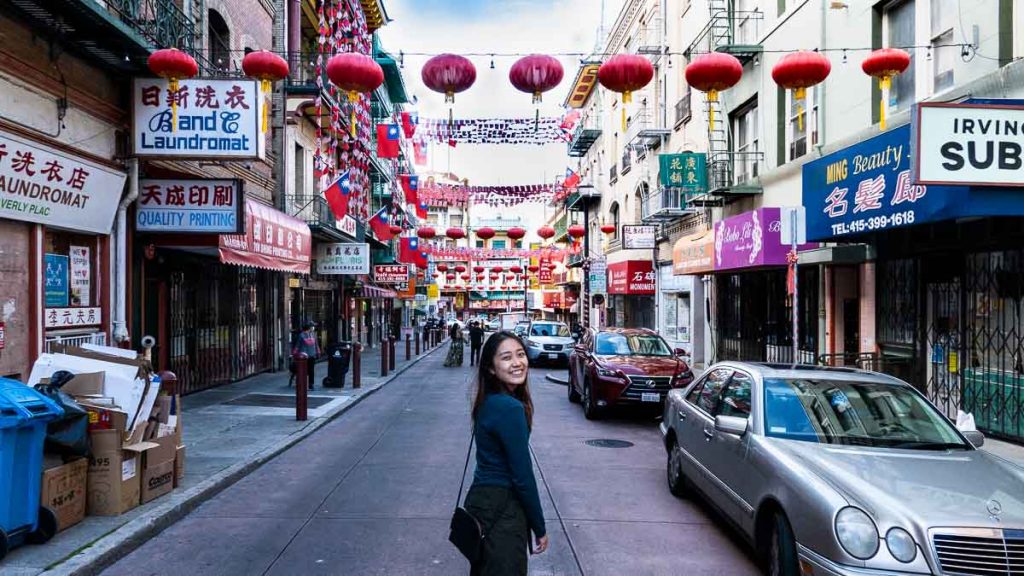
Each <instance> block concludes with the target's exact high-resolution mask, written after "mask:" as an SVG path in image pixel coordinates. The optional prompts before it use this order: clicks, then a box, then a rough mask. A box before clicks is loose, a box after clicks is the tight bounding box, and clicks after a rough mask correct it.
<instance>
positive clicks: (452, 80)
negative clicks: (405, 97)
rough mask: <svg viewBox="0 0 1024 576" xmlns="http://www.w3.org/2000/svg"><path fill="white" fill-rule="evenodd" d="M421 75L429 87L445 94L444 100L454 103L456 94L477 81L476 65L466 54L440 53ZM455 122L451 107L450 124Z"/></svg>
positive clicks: (424, 68)
mask: <svg viewBox="0 0 1024 576" xmlns="http://www.w3.org/2000/svg"><path fill="white" fill-rule="evenodd" d="M420 77H421V78H422V79H423V84H424V85H425V86H426V87H427V88H430V89H431V90H433V91H434V92H440V93H442V94H444V101H445V102H446V103H449V104H454V103H455V94H457V93H458V92H464V91H466V90H468V89H469V87H470V86H472V85H473V83H474V82H476V66H473V63H472V62H470V61H469V59H468V58H466V57H465V56H459V55H458V54H438V55H437V56H434V57H433V58H431V59H430V60H427V63H426V64H424V65H423V70H421V71H420ZM453 123H454V121H453V112H452V108H451V107H449V108H448V126H451V125H452V124H453Z"/></svg>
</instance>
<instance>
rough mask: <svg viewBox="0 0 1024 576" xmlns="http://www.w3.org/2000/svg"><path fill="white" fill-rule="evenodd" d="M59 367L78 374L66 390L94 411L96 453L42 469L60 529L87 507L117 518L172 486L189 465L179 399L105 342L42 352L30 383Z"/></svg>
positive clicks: (145, 366) (132, 357)
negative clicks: (86, 459) (186, 461)
mask: <svg viewBox="0 0 1024 576" xmlns="http://www.w3.org/2000/svg"><path fill="white" fill-rule="evenodd" d="M58 370H66V371H68V372H71V373H73V374H75V378H73V379H72V380H70V381H69V382H67V383H66V384H65V385H64V386H63V387H62V388H61V389H62V390H63V391H64V392H66V393H67V394H69V395H71V396H72V397H74V399H75V401H76V402H78V404H79V405H80V406H82V408H84V409H85V410H86V411H88V413H89V440H90V444H91V451H92V457H91V458H90V459H89V460H88V464H87V465H86V464H85V462H86V461H85V460H84V459H83V460H78V461H73V462H67V463H60V462H54V463H52V466H51V467H48V469H46V470H45V471H44V473H43V504H44V505H46V506H49V507H50V508H51V509H53V510H54V511H55V512H56V513H57V516H58V519H59V522H58V523H59V527H60V529H61V530H63V529H65V528H67V527H69V526H72V525H74V524H75V523H77V522H79V521H80V520H81V519H82V517H83V516H84V514H85V513H88V514H89V515H96V516H117V515H120V514H123V513H125V512H127V511H129V510H131V509H133V508H135V507H136V506H138V505H140V504H145V503H147V502H150V501H152V500H155V499H156V498H159V497H160V496H163V495H164V494H167V493H168V492H170V491H171V490H173V489H174V488H175V487H176V486H177V485H178V483H179V482H180V480H181V478H182V476H183V474H184V470H185V462H184V459H185V448H184V446H183V444H182V439H181V434H182V424H181V398H180V396H179V395H178V394H177V391H176V390H174V389H173V383H163V382H161V381H160V378H159V377H158V376H157V375H156V374H154V373H153V372H152V369H151V367H150V363H149V361H148V360H146V359H145V358H142V357H139V356H137V355H136V354H135V353H134V352H130V351H126V350H121V349H118V348H109V347H104V346H89V347H83V348H75V347H66V348H63V349H59V351H58V352H56V353H49V354H43V355H41V356H40V357H39V359H38V360H37V361H36V363H35V365H33V368H32V374H31V375H30V377H29V382H30V383H31V384H35V383H38V382H39V381H41V380H42V379H44V378H48V377H50V375H52V374H53V373H54V372H56V371H58Z"/></svg>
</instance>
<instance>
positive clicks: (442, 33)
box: [380, 0, 623, 225]
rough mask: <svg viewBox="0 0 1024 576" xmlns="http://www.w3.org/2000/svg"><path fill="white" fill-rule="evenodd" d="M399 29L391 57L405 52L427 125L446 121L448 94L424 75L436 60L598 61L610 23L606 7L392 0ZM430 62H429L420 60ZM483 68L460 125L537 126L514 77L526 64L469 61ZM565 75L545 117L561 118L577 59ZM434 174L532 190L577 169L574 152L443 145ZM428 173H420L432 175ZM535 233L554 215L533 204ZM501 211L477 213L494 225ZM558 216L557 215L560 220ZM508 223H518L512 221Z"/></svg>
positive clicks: (581, 2) (458, 111)
mask: <svg viewBox="0 0 1024 576" xmlns="http://www.w3.org/2000/svg"><path fill="white" fill-rule="evenodd" d="M603 1H604V4H605V22H606V26H611V24H613V23H614V21H615V18H616V16H617V15H618V13H619V9H620V8H621V6H622V2H623V0H603ZM384 2H385V7H386V9H387V12H388V16H390V17H391V19H392V21H391V22H390V23H389V24H388V25H387V26H385V27H384V28H382V29H381V31H380V37H381V41H382V43H383V45H384V48H385V49H386V50H387V51H388V52H390V53H391V54H393V55H394V56H395V57H396V58H397V57H398V54H399V51H402V52H404V53H405V67H404V69H403V70H402V73H403V76H404V79H405V83H406V88H407V90H408V92H409V94H410V97H411V96H413V95H415V96H416V97H417V99H418V102H417V104H416V105H414V106H413V109H415V110H417V111H418V112H419V114H420V117H429V118H446V117H447V116H448V105H447V104H445V103H444V95H443V94H438V93H436V92H433V91H431V90H430V89H428V88H427V87H426V86H424V85H423V81H422V80H421V78H420V69H421V68H422V66H423V64H424V63H425V62H426V61H427V60H428V59H430V57H431V56H433V55H435V54H440V53H443V52H453V53H456V54H469V53H484V54H491V53H499V54H500V53H517V54H522V55H526V54H530V53H544V54H552V55H557V54H558V53H566V52H573V53H589V52H591V51H592V50H593V49H594V47H595V41H596V40H597V33H598V29H599V27H600V23H601V4H602V0H384ZM417 53H424V54H425V55H415V54H417ZM468 57H469V58H470V60H472V61H473V64H474V65H475V66H476V70H477V79H476V83H475V84H474V85H473V87H471V88H470V89H469V90H467V91H465V92H461V93H459V94H456V96H455V105H454V114H455V117H456V118H518V117H531V118H532V117H533V115H534V111H535V107H534V105H533V104H531V102H530V99H531V98H530V95H529V94H526V93H523V92H519V91H518V90H516V89H515V88H514V87H513V86H512V85H511V84H510V83H509V81H508V72H509V68H511V66H512V64H513V63H515V61H516V60H517V59H518V58H519V56H500V55H497V56H495V57H494V58H493V60H494V66H495V68H494V69H493V70H492V69H490V63H491V57H490V56H468ZM559 60H561V62H562V66H563V67H564V69H565V77H564V78H563V80H562V83H561V84H560V85H559V86H558V87H557V88H555V89H553V90H551V91H550V92H547V93H545V94H544V101H543V102H542V103H541V107H540V113H541V116H560V115H561V114H562V103H563V102H564V101H565V97H566V95H567V94H568V91H569V89H570V88H571V86H572V82H573V80H574V79H575V77H576V72H577V71H578V69H579V63H580V59H579V57H577V56H564V57H563V56H560V57H559ZM430 160H431V165H428V166H427V169H432V170H435V171H439V172H447V171H449V170H451V171H452V172H454V173H455V174H457V175H459V176H460V177H462V178H468V179H469V183H470V184H471V185H484V186H486V185H524V184H542V183H545V182H552V181H553V180H554V179H555V178H556V177H557V176H564V174H565V169H566V167H567V166H569V158H568V156H567V155H566V146H565V144H564V143H558V144H550V145H545V146H535V145H531V146H522V145H520V146H513V145H468V144H460V145H459V146H458V147H456V148H450V147H448V146H447V145H433V146H432V149H431V155H430ZM423 169H424V168H422V167H421V168H420V170H423ZM526 206H529V207H531V208H536V210H529V211H522V210H519V211H517V213H518V214H523V213H524V212H528V213H529V215H530V216H531V218H530V222H529V223H530V224H531V225H533V224H534V223H535V224H536V225H539V224H540V221H541V220H542V219H543V218H544V217H545V216H546V215H545V214H544V213H543V212H542V211H541V210H540V209H539V208H540V206H541V205H540V204H527V205H526ZM500 210H501V209H491V208H486V209H474V214H473V218H474V220H475V219H476V218H477V217H478V216H484V217H487V216H494V215H498V214H499V213H500ZM551 210H552V209H551V208H548V209H547V211H548V213H550V212H551ZM502 215H508V214H507V213H503V214H502Z"/></svg>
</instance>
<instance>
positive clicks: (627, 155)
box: [621, 146, 633, 176]
mask: <svg viewBox="0 0 1024 576" xmlns="http://www.w3.org/2000/svg"><path fill="white" fill-rule="evenodd" d="M632 169H633V152H632V151H631V150H630V149H629V146H627V147H625V148H623V149H622V172H621V173H622V175H623V176H625V175H626V174H627V173H628V172H629V171H630V170H632Z"/></svg>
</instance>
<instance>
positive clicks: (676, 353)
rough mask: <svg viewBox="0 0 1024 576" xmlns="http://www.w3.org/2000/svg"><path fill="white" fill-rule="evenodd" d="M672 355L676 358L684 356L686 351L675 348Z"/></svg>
mask: <svg viewBox="0 0 1024 576" xmlns="http://www.w3.org/2000/svg"><path fill="white" fill-rule="evenodd" d="M674 353H675V355H676V356H686V350H683V349H682V348H676V349H675V351H674Z"/></svg>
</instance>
